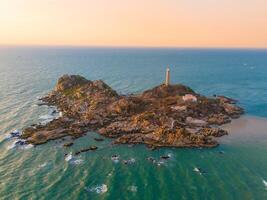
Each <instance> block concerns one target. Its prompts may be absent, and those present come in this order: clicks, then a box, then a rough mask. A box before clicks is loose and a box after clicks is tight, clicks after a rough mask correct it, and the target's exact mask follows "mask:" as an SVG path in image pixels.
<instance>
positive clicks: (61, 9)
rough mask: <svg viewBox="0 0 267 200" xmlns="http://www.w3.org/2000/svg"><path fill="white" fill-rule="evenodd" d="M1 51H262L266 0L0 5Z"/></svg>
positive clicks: (266, 37) (37, 0) (31, 0)
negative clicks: (7, 47) (34, 47)
mask: <svg viewBox="0 0 267 200" xmlns="http://www.w3.org/2000/svg"><path fill="white" fill-rule="evenodd" d="M0 45H68V46H148V47H226V48H228V47H230V48H231V47H234V48H235V47H236V48H267V0H0Z"/></svg>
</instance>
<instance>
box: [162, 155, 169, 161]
mask: <svg viewBox="0 0 267 200" xmlns="http://www.w3.org/2000/svg"><path fill="white" fill-rule="evenodd" d="M160 158H161V159H164V160H166V159H169V158H170V156H169V155H164V156H160Z"/></svg>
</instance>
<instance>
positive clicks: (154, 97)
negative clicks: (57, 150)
mask: <svg viewBox="0 0 267 200" xmlns="http://www.w3.org/2000/svg"><path fill="white" fill-rule="evenodd" d="M41 100H42V101H43V102H44V103H45V104H47V105H49V106H56V107H57V108H58V110H59V111H61V112H62V116H60V117H59V118H57V119H55V120H53V121H51V122H49V123H47V124H37V125H32V126H30V127H28V128H25V129H24V130H23V133H22V136H21V138H22V139H25V140H26V141H27V143H30V144H34V145H38V144H43V143H46V142H48V141H49V140H55V139H58V138H62V137H65V136H71V137H72V138H73V139H75V138H78V137H81V136H83V135H84V134H85V133H87V132H88V131H95V132H97V133H99V134H101V135H103V136H105V137H108V138H114V141H113V143H114V144H146V145H148V146H149V147H215V146H217V145H218V142H217V141H216V140H215V138H216V137H221V136H223V135H226V134H227V131H225V130H223V129H221V128H219V126H220V125H222V124H225V123H229V122H231V119H234V118H238V117H240V115H241V114H243V109H242V108H240V107H239V106H237V105H236V101H235V100H233V99H230V98H227V97H224V96H214V97H211V98H208V97H205V96H203V95H200V94H198V93H196V92H194V91H193V90H192V89H191V88H189V87H187V86H184V85H181V84H176V85H171V84H162V85H159V86H156V87H154V88H152V89H150V90H147V91H144V92H143V93H141V94H131V95H119V94H118V93H117V92H116V91H115V90H113V89H112V88H111V87H109V86H108V85H107V84H106V83H105V82H103V81H102V80H96V81H90V80H87V79H85V78H84V77H82V76H79V75H64V76H62V77H61V78H59V80H58V82H57V84H56V87H55V89H54V90H53V91H52V92H50V93H49V94H48V95H47V96H45V97H43V98H42V99H41Z"/></svg>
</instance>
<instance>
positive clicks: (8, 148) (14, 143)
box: [7, 141, 17, 150]
mask: <svg viewBox="0 0 267 200" xmlns="http://www.w3.org/2000/svg"><path fill="white" fill-rule="evenodd" d="M16 142H17V141H14V142H12V144H10V145H8V146H7V150H10V149H13V148H15V147H16Z"/></svg>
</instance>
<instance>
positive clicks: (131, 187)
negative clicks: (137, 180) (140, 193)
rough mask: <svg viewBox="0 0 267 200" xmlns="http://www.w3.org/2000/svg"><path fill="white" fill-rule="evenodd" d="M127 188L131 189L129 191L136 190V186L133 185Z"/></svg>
mask: <svg viewBox="0 0 267 200" xmlns="http://www.w3.org/2000/svg"><path fill="white" fill-rule="evenodd" d="M127 189H128V190H129V191H131V192H137V186H135V185H131V186H129V187H128V188H127Z"/></svg>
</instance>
